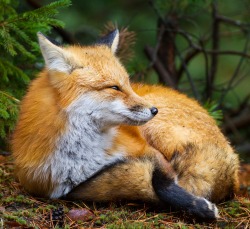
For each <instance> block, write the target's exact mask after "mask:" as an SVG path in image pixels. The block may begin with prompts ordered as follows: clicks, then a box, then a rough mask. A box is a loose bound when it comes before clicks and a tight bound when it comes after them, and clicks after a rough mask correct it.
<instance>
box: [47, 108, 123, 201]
mask: <svg viewBox="0 0 250 229" xmlns="http://www.w3.org/2000/svg"><path fill="white" fill-rule="evenodd" d="M68 114H69V117H68V120H69V123H68V127H67V130H66V132H65V134H64V135H62V136H61V137H60V138H59V139H58V142H57V147H56V150H55V152H54V153H53V156H52V158H49V160H48V161H50V162H49V163H51V179H52V182H53V184H54V185H55V188H54V190H53V192H52V193H51V195H50V197H51V198H58V197H61V196H63V195H66V194H67V193H68V192H69V191H70V190H71V189H72V188H74V187H75V186H77V185H78V184H80V183H82V182H84V181H86V180H87V179H88V178H90V177H92V176H93V175H95V174H96V173H97V172H99V171H100V170H102V169H104V168H105V167H107V166H109V165H112V164H114V163H116V162H119V161H121V160H123V154H122V152H117V153H115V154H113V155H108V154H107V153H106V152H107V150H108V149H110V148H111V146H112V143H113V138H114V135H115V134H116V129H115V128H110V129H109V130H107V131H105V132H102V131H100V130H99V128H98V127H97V124H96V123H94V121H93V120H92V119H91V118H90V115H89V114H87V113H86V114H85V115H83V114H79V113H77V112H69V113H68Z"/></svg>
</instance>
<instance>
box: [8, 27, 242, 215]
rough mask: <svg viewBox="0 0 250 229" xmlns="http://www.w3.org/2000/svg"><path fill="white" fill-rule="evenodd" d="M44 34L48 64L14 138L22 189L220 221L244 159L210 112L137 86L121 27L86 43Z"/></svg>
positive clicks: (184, 98) (25, 104)
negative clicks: (146, 205)
mask: <svg viewBox="0 0 250 229" xmlns="http://www.w3.org/2000/svg"><path fill="white" fill-rule="evenodd" d="M38 38H39V44H40V48H41V51H42V54H43V57H44V60H45V65H46V67H45V68H44V70H43V71H42V72H41V73H40V74H39V76H38V78H37V79H35V80H34V81H33V82H32V83H31V85H30V87H29V90H28V92H27V94H26V96H25V97H24V98H23V101H22V103H21V110H20V117H19V121H18V123H17V126H16V129H15V131H14V134H13V141H12V149H13V154H14V157H15V165H16V175H17V177H18V179H19V181H20V183H21V184H22V185H23V187H24V188H25V189H26V190H27V191H28V192H30V193H31V194H33V195H36V196H42V197H47V198H62V197H63V198H69V199H82V200H92V201H110V200H116V199H130V200H136V199H139V200H143V201H149V202H156V203H164V204H166V205H169V206H172V207H174V208H176V209H179V210H183V211H185V212H187V213H189V214H191V215H193V216H194V217H197V218H202V219H216V218H217V217H218V216H219V215H218V210H217V208H216V206H215V204H212V203H211V202H210V201H212V202H219V201H222V200H224V199H225V198H228V197H230V196H232V194H233V193H234V192H235V191H236V190H237V188H238V177H237V176H238V167H239V160H238V157H237V155H236V154H235V153H234V151H233V149H232V148H231V146H230V145H229V143H228V141H227V140H226V138H225V137H224V136H223V134H222V133H221V132H220V130H219V128H218V127H217V125H216V123H215V121H214V120H213V119H212V118H211V117H210V116H209V115H208V113H207V111H206V110H204V109H203V108H202V107H201V106H200V105H199V104H198V102H196V101H195V100H193V99H190V98H188V97H187V96H185V95H183V94H181V93H179V92H177V91H175V90H171V89H169V88H166V87H162V86H149V85H143V84H130V82H129V76H128V73H127V72H126V70H125V69H124V67H123V66H122V64H121V63H120V62H119V60H118V58H117V57H116V56H115V52H116V49H117V45H118V41H119V32H118V30H115V31H113V32H111V33H110V34H108V35H107V36H105V37H103V38H101V39H100V40H99V41H98V42H97V43H96V44H94V45H91V46H83V47H81V46H68V47H60V46H56V45H55V44H53V43H51V42H50V41H49V40H48V39H47V38H46V37H45V36H43V35H42V34H41V33H38ZM157 113H158V114H157Z"/></svg>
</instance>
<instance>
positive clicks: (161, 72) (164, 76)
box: [144, 46, 176, 89]
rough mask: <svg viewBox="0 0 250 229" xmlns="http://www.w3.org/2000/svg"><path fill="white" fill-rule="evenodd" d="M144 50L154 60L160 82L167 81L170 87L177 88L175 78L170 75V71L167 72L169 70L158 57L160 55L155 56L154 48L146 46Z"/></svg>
mask: <svg viewBox="0 0 250 229" xmlns="http://www.w3.org/2000/svg"><path fill="white" fill-rule="evenodd" d="M144 51H145V54H146V55H147V57H148V58H149V60H151V61H153V62H152V63H153V67H154V69H155V71H156V72H157V74H158V76H159V80H160V82H162V83H165V84H167V85H169V86H170V87H172V88H175V89H176V85H175V83H174V82H173V80H172V78H171V76H170V75H169V73H168V72H167V70H166V69H165V68H164V67H163V65H162V63H161V62H160V60H159V59H158V57H156V58H155V55H154V52H155V51H154V49H153V48H152V47H149V46H146V47H145V48H144Z"/></svg>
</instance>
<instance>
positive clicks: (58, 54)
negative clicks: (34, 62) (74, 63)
mask: <svg viewBox="0 0 250 229" xmlns="http://www.w3.org/2000/svg"><path fill="white" fill-rule="evenodd" d="M37 36H38V41H39V45H40V49H41V52H42V54H43V58H44V60H45V64H46V67H47V68H48V69H49V70H55V71H59V72H65V73H70V71H71V69H72V67H71V65H70V63H69V62H68V61H67V60H68V59H69V58H67V56H68V53H67V52H66V51H65V50H63V49H62V48H60V47H59V46H56V45H54V44H52V43H51V42H50V41H49V40H48V39H47V38H46V37H45V36H44V35H43V34H42V33H40V32H38V33H37Z"/></svg>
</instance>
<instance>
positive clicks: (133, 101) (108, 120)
mask: <svg viewBox="0 0 250 229" xmlns="http://www.w3.org/2000/svg"><path fill="white" fill-rule="evenodd" d="M38 39H39V44H40V48H41V51H42V54H43V57H44V60H45V66H46V68H45V70H44V71H43V73H42V74H46V76H47V77H48V78H49V83H50V85H51V87H53V89H54V90H56V93H57V95H58V96H57V97H58V105H59V106H61V107H62V109H64V110H65V111H66V112H70V113H73V114H75V115H78V116H79V117H82V116H86V115H88V116H89V117H90V118H91V119H93V120H94V121H95V122H98V123H101V124H102V125H104V126H105V127H107V126H110V125H119V124H127V125H141V124H144V123H146V122H147V121H149V120H150V119H152V118H153V117H154V115H156V114H157V112H158V110H157V108H155V107H153V106H152V105H151V104H149V103H147V102H146V101H145V100H144V99H143V98H141V97H139V96H138V95H137V94H136V93H135V92H134V91H133V90H132V88H131V86H130V82H129V76H128V74H127V72H126V70H125V69H124V67H123V66H122V64H121V63H120V62H119V60H118V58H117V57H116V56H115V52H116V50H117V46H118V41H119V32H118V30H115V31H113V32H111V33H110V34H108V35H107V36H105V37H103V38H101V39H100V40H99V41H98V42H97V43H96V44H95V45H91V46H68V47H59V46H56V45H55V44H53V43H51V42H50V41H49V40H48V39H47V38H46V37H45V36H43V35H42V34H41V33H38Z"/></svg>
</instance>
